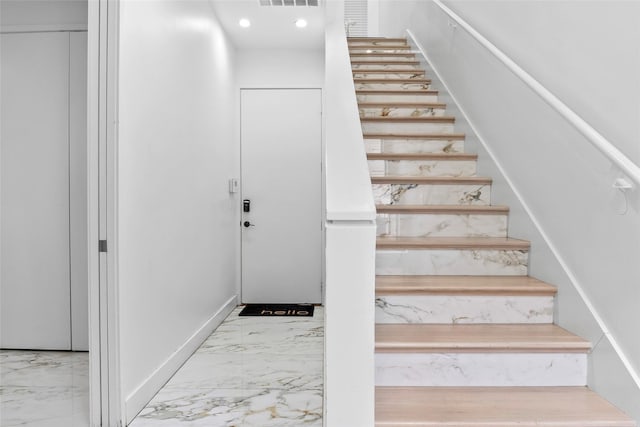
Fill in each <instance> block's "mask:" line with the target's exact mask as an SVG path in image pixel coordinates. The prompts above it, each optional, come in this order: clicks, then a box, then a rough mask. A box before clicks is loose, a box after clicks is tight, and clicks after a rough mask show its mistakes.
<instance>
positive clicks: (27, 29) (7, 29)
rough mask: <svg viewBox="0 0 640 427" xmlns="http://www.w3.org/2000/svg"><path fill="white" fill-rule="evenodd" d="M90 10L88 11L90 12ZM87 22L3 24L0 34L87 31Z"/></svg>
mask: <svg viewBox="0 0 640 427" xmlns="http://www.w3.org/2000/svg"><path fill="white" fill-rule="evenodd" d="M90 13H91V12H89V14H90ZM88 28H89V26H88V25H87V24H52V25H44V24H36V25H3V26H2V31H0V33H1V34H7V33H53V32H60V31H87V30H88Z"/></svg>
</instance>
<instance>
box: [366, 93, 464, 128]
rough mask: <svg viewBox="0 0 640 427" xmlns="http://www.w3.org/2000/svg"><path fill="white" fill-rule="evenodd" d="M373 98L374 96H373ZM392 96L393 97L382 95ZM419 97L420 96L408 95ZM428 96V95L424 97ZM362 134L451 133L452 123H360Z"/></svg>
mask: <svg viewBox="0 0 640 427" xmlns="http://www.w3.org/2000/svg"><path fill="white" fill-rule="evenodd" d="M374 96H375V95H374ZM384 96H394V95H384ZM400 96H402V95H400ZM410 96H421V95H410ZM426 96H430V95H426ZM362 132H364V133H440V134H442V133H452V132H453V123H368V122H363V123H362Z"/></svg>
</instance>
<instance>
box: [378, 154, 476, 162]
mask: <svg viewBox="0 0 640 427" xmlns="http://www.w3.org/2000/svg"><path fill="white" fill-rule="evenodd" d="M367 159H369V160H435V161H440V160H470V161H473V160H477V159H478V155H477V154H467V153H367Z"/></svg>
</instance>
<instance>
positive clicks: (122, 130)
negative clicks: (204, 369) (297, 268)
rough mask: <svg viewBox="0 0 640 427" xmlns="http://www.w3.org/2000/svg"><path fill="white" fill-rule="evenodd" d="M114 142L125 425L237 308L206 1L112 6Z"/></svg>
mask: <svg viewBox="0 0 640 427" xmlns="http://www.w3.org/2000/svg"><path fill="white" fill-rule="evenodd" d="M119 61H120V62H119V140H118V166H117V173H118V187H119V188H118V190H119V197H118V208H117V211H118V218H117V220H118V247H119V253H118V267H119V276H118V282H119V292H120V299H119V300H120V346H121V357H120V363H121V378H122V390H123V396H124V398H125V405H126V414H127V420H131V419H132V418H133V417H134V416H135V415H136V413H137V412H138V411H139V410H140V409H142V407H144V405H145V404H146V403H147V401H148V400H149V399H150V398H151V397H152V396H153V395H154V394H155V392H156V391H157V390H158V389H159V388H160V387H161V386H162V385H163V383H164V382H165V381H166V380H167V379H168V378H169V377H170V376H171V375H172V374H173V372H174V371H175V370H177V369H178V368H179V367H180V365H181V364H182V363H183V362H184V361H185V360H186V359H187V358H188V357H189V356H190V355H191V352H192V351H194V350H195V349H196V348H197V346H198V345H199V344H200V343H201V342H202V341H203V340H204V339H206V337H207V336H208V335H209V334H210V332H211V331H212V330H213V329H214V328H215V327H216V326H217V325H218V324H219V322H220V321H222V320H223V318H224V317H225V316H226V314H227V313H228V311H229V310H230V309H231V308H232V307H233V306H235V303H236V287H237V280H238V277H237V271H238V265H237V259H238V245H239V223H238V220H237V218H238V214H239V212H238V205H239V201H238V199H237V195H235V194H230V193H229V192H228V179H229V178H233V177H236V178H237V177H238V175H239V167H238V164H239V160H238V150H237V146H236V144H235V141H236V138H237V134H236V129H235V122H236V115H237V99H236V84H235V79H234V70H235V64H234V61H235V53H234V49H233V47H232V45H231V44H230V43H229V40H228V39H227V37H226V35H225V34H224V32H223V31H222V29H221V26H220V25H219V23H218V21H217V19H216V16H215V15H214V13H213V11H212V9H211V6H210V4H209V2H208V1H186V2H185V1H177V0H176V1H162V2H146V1H145V2H138V1H133V2H122V3H121V10H120V57H119Z"/></svg>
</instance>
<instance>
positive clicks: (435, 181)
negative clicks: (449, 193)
mask: <svg viewBox="0 0 640 427" xmlns="http://www.w3.org/2000/svg"><path fill="white" fill-rule="evenodd" d="M491 182H492V180H491V178H486V177H482V176H462V177H460V176H372V177H371V183H372V184H419V185H490V184H491Z"/></svg>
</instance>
